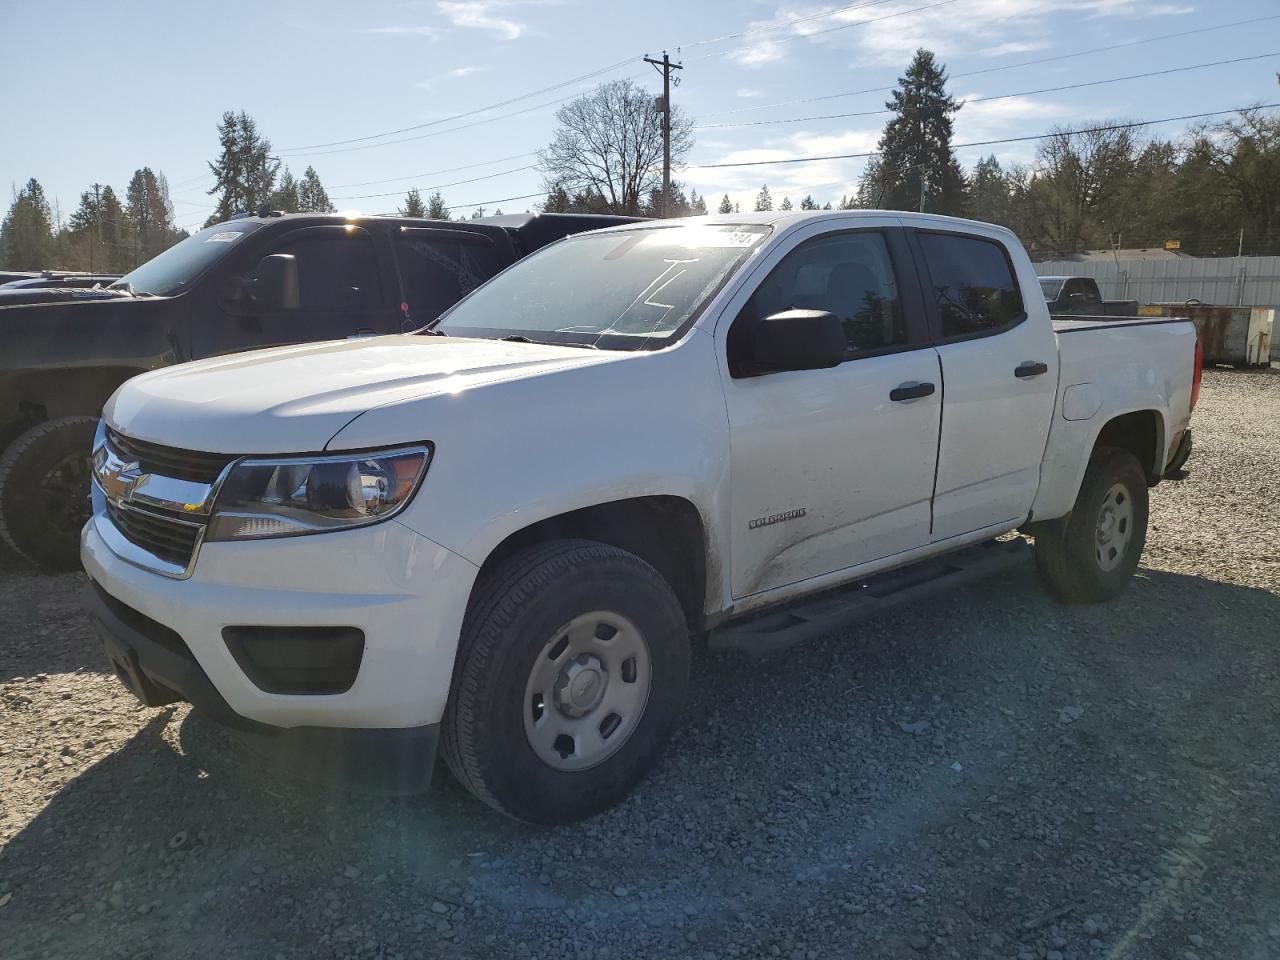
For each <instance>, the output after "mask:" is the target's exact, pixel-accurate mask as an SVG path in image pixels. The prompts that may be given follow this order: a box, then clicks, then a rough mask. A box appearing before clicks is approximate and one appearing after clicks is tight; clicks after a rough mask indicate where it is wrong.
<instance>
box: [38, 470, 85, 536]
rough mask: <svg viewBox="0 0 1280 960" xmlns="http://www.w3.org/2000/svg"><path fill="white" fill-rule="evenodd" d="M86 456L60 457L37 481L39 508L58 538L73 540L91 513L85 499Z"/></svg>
mask: <svg viewBox="0 0 1280 960" xmlns="http://www.w3.org/2000/svg"><path fill="white" fill-rule="evenodd" d="M89 483H90V480H89V457H88V455H87V454H84V453H74V454H72V455H70V456H68V457H64V458H63V459H62V460H60V461H58V462H57V463H56V464H54V465H53V467H51V468H50V469H49V471H48V472H47V473H46V474H45V475H44V476H43V477H42V478H41V479H40V509H41V510H42V511H43V513H44V519H45V522H46V523H47V524H48V525H49V527H50V528H51V529H53V530H54V531H56V532H57V533H58V534H59V535H61V536H67V537H75V536H76V535H78V534H79V533H80V528H81V527H83V526H84V525H85V522H86V521H87V520H88V519H89V517H90V516H91V515H92V513H93V509H92V505H91V501H90V498H89Z"/></svg>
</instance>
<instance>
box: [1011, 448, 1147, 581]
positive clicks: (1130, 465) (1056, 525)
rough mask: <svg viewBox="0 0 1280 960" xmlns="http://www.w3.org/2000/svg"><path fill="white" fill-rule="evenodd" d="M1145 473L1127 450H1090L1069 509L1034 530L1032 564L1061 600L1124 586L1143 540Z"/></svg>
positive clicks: (1140, 555) (1140, 552) (1144, 538)
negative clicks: (1034, 558) (1077, 491)
mask: <svg viewBox="0 0 1280 960" xmlns="http://www.w3.org/2000/svg"><path fill="white" fill-rule="evenodd" d="M1147 507H1148V497H1147V478H1146V476H1145V474H1144V473H1143V471H1142V466H1141V465H1140V464H1139V463H1138V460H1137V458H1136V457H1134V455H1133V454H1131V453H1130V452H1129V451H1127V450H1120V449H1117V448H1114V447H1100V448H1098V449H1097V450H1095V451H1094V453H1093V456H1092V457H1091V458H1090V460H1089V467H1088V469H1087V470H1086V471H1085V475H1084V482H1083V483H1082V484H1081V485H1080V493H1079V495H1078V496H1077V497H1076V503H1075V506H1074V507H1072V508H1071V513H1070V514H1069V515H1067V516H1066V517H1064V518H1063V519H1061V520H1052V521H1049V522H1047V523H1045V524H1043V525H1041V526H1040V527H1039V529H1038V530H1037V532H1036V535H1035V539H1036V567H1037V568H1038V569H1039V571H1040V575H1041V577H1042V578H1043V579H1044V581H1045V584H1046V585H1047V586H1048V587H1049V590H1050V591H1051V592H1052V593H1053V594H1055V595H1056V596H1058V597H1060V598H1061V599H1063V600H1074V601H1079V602H1083V603H1096V602H1099V601H1102V600H1109V599H1111V598H1112V597H1114V596H1115V595H1116V594H1118V593H1119V592H1120V591H1121V590H1123V589H1124V587H1125V584H1127V583H1128V582H1129V578H1130V577H1132V576H1133V572H1134V570H1136V569H1137V568H1138V561H1139V560H1140V559H1141V557H1142V548H1143V547H1144V546H1145V545H1146V542H1147Z"/></svg>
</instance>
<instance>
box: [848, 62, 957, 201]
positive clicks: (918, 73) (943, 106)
mask: <svg viewBox="0 0 1280 960" xmlns="http://www.w3.org/2000/svg"><path fill="white" fill-rule="evenodd" d="M946 85H947V72H946V69H945V68H944V67H943V66H942V65H941V64H940V63H938V62H937V60H936V59H935V58H934V55H933V54H932V53H931V52H930V51H928V50H923V49H921V50H917V51H916V55H915V58H914V59H913V60H912V61H911V65H910V66H909V67H907V72H906V74H905V75H904V76H902V77H900V78H899V79H898V88H897V89H896V90H894V92H893V96H892V97H891V98H890V100H889V102H888V103H886V104H885V106H886V107H888V108H889V109H890V110H891V111H893V113H894V116H893V117H892V118H891V119H890V120H889V122H888V124H886V125H885V128H884V134H883V135H882V136H881V137H880V143H879V145H878V147H877V151H878V152H879V154H880V156H879V162H878V163H876V164H874V165H868V167H867V172H866V173H864V175H863V177H864V181H867V183H866V185H867V187H868V190H867V192H868V193H870V192H872V190H874V193H875V194H876V195H878V196H880V197H881V198H882V199H881V201H880V202H879V203H877V204H876V206H880V207H883V208H885V209H888V210H916V209H919V207H920V206H921V197H922V196H923V198H924V199H923V205H924V209H926V210H929V211H931V212H934V213H947V214H957V213H962V212H963V211H964V204H965V196H964V194H965V183H964V175H963V174H962V173H961V171H960V164H959V163H958V162H957V161H956V157H955V153H954V152H953V151H952V149H951V133H952V123H951V118H952V116H953V115H954V114H955V113H956V111H958V110H959V109H960V106H959V104H957V103H956V102H955V100H954V99H952V97H951V96H950V95H949V94H948V93H947V91H946ZM868 177H870V178H871V179H870V180H869V181H868ZM922 180H923V187H922ZM860 192H861V191H860Z"/></svg>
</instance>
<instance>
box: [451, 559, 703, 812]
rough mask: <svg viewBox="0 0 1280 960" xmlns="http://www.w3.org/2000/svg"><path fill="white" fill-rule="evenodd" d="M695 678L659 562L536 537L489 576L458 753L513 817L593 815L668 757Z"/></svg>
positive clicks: (462, 700)
mask: <svg viewBox="0 0 1280 960" xmlns="http://www.w3.org/2000/svg"><path fill="white" fill-rule="evenodd" d="M688 675H689V640H688V629H687V627H686V624H685V618H684V612H683V610H682V609H681V607H680V604H679V601H678V600H677V599H676V596H675V594H674V592H673V591H672V589H671V587H670V586H669V585H668V584H667V582H666V581H665V580H664V579H663V578H662V576H661V575H660V574H659V573H658V572H657V571H656V570H654V568H653V567H651V566H650V565H649V564H647V563H645V562H644V561H643V560H641V559H640V558H639V557H636V556H635V555H633V554H630V553H627V552H626V551H624V550H619V549H617V548H616V547H611V546H607V545H605V544H600V543H593V542H590V541H584V540H566V541H558V542H555V543H550V544H543V545H539V546H535V547H531V548H529V549H528V550H524V551H521V552H520V553H518V554H515V555H513V556H512V557H510V558H509V559H507V560H506V561H504V562H502V563H501V564H499V565H498V567H497V568H496V569H495V570H494V571H493V572H492V573H491V574H486V575H485V576H484V581H483V582H482V583H480V584H478V585H477V587H476V593H475V596H474V597H473V600H472V604H471V609H470V610H469V611H468V614H467V618H466V623H465V624H464V627H463V635H462V638H461V643H460V645H459V650H458V660H457V664H456V666H455V668H454V679H453V689H452V690H451V692H450V697H449V706H448V708H447V709H446V712H445V718H444V728H443V731H442V734H443V736H442V744H441V746H442V751H443V753H444V757H445V761H446V762H447V763H448V765H449V768H450V770H451V771H452V773H453V775H454V776H455V777H456V778H457V779H458V781H459V782H460V783H461V784H462V785H463V786H465V787H466V788H467V789H468V790H470V791H471V792H472V793H473V794H475V795H476V796H477V797H478V798H480V799H481V800H483V801H484V802H485V803H487V804H489V805H490V806H491V807H494V808H495V809H497V810H499V811H500V812H502V813H504V814H506V815H508V816H511V817H515V818H517V819H520V820H529V821H533V822H536V823H569V822H572V821H574V820H580V819H582V818H584V817H588V816H591V815H592V814H594V813H597V812H599V811H600V810H603V809H605V808H606V807H609V806H611V805H613V804H614V803H617V802H618V801H619V800H621V799H622V798H623V797H624V796H626V794H627V793H628V792H629V791H630V790H631V789H632V788H633V787H634V786H635V785H636V784H637V783H638V782H639V781H640V780H641V779H642V778H643V776H644V775H645V773H646V772H648V770H649V768H650V767H651V766H652V765H653V763H654V762H655V761H656V760H657V758H658V756H659V754H660V753H661V751H662V747H663V745H664V744H665V742H666V740H667V738H668V736H669V735H670V733H671V730H672V728H673V727H674V725H675V722H676V720H677V718H678V716H679V713H680V709H681V706H682V704H683V701H684V695H685V690H686V688H687V685H688Z"/></svg>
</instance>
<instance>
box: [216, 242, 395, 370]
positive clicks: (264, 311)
mask: <svg viewBox="0 0 1280 960" xmlns="http://www.w3.org/2000/svg"><path fill="white" fill-rule="evenodd" d="M271 254H288V255H290V256H292V257H293V258H294V260H295V261H296V263H297V270H298V305H297V307H296V308H284V307H281V306H278V305H271V304H267V305H263V306H256V305H253V304H250V303H248V302H247V301H242V300H237V299H234V298H231V297H229V296H228V294H229V293H230V292H231V290H233V289H234V286H232V287H230V288H228V290H227V291H224V293H223V295H222V296H220V297H218V298H214V299H207V300H205V301H204V303H203V304H202V305H201V306H200V307H198V308H197V311H198V314H200V313H202V314H203V315H202V316H201V315H197V316H196V317H194V318H193V324H192V332H191V339H192V353H193V355H194V356H196V357H208V356H216V355H218V354H224V353H235V352H237V351H241V350H254V349H257V348H259V347H274V346H283V345H286V344H291V343H305V342H308V341H315V340H336V339H341V338H344V337H357V336H371V335H373V334H377V333H391V332H397V331H399V329H400V319H401V318H400V311H399V308H398V306H396V305H393V304H392V303H391V302H389V301H390V300H392V299H398V298H394V297H393V295H392V294H391V293H389V291H391V290H392V289H393V287H394V284H393V283H391V284H389V283H386V282H384V278H383V277H382V276H380V272H379V258H378V252H377V247H376V245H375V240H374V237H373V235H372V234H371V233H370V232H369V231H368V230H365V229H364V228H363V227H359V226H355V225H345V226H342V225H333V226H327V225H326V226H311V227H302V228H300V229H297V230H293V231H290V232H288V233H285V234H282V235H281V236H280V237H278V238H276V239H275V240H273V241H272V242H271V243H270V244H269V245H268V246H267V247H266V248H262V249H259V250H258V251H257V252H256V253H255V254H254V256H253V257H251V258H250V259H249V260H248V261H246V262H244V263H242V264H241V265H240V267H239V269H240V275H241V276H253V275H254V269H255V268H256V266H257V264H258V263H259V262H260V260H261V258H263V257H266V256H269V255H271ZM233 284H234V281H233Z"/></svg>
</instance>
